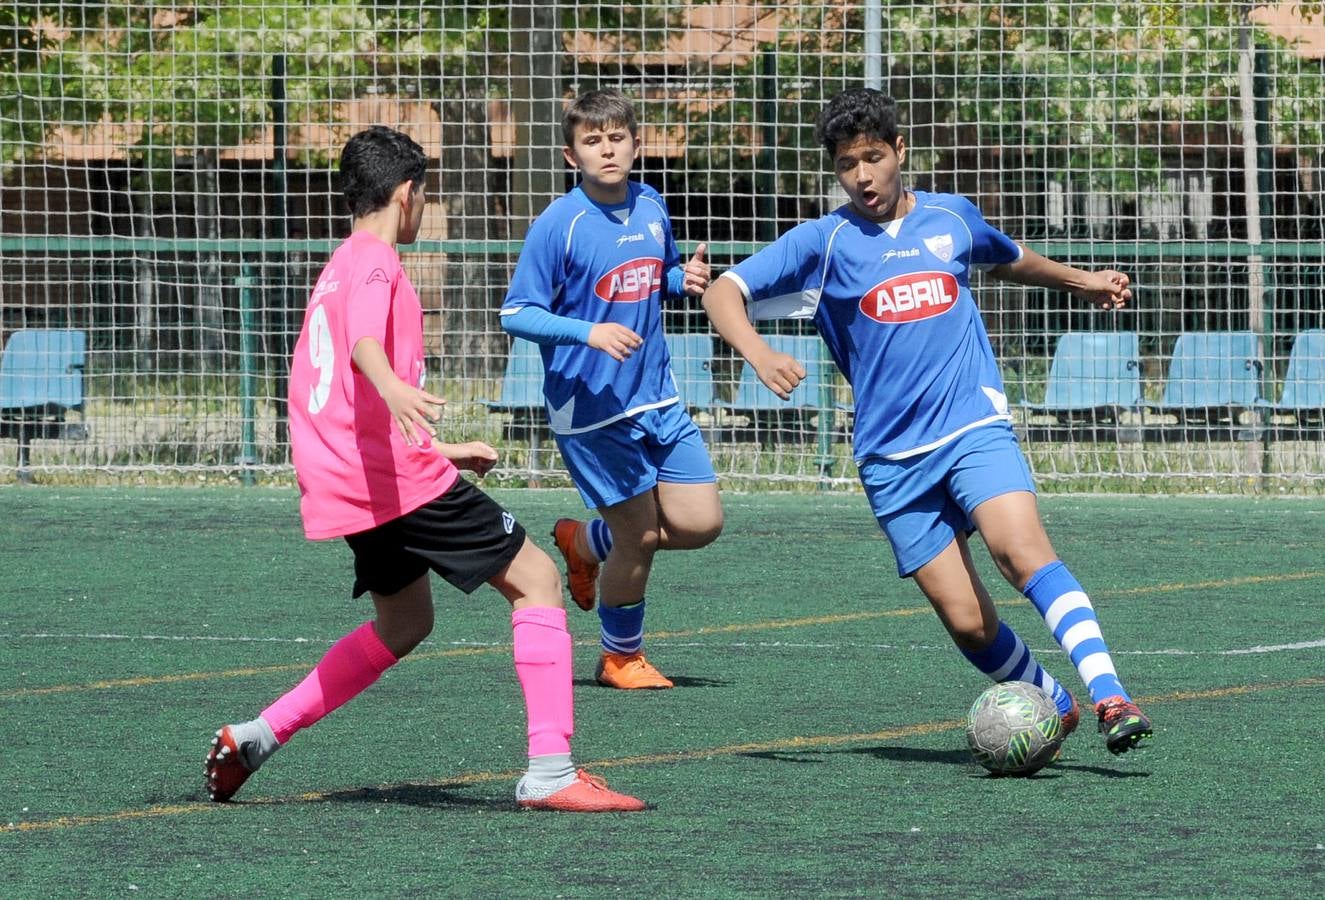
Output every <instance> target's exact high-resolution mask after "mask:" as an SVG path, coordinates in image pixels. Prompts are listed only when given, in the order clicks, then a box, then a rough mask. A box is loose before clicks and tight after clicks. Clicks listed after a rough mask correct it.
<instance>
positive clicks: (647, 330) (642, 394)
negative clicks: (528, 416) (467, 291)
mask: <svg viewBox="0 0 1325 900" xmlns="http://www.w3.org/2000/svg"><path fill="white" fill-rule="evenodd" d="M628 184H629V189H630V190H629V199H628V201H627V202H628V205H627V207H626V209H625V210H624V211H619V212H620V215H621V216H622V218H618V216H617V215H614V214H613V213H612V212H611V211H608V210H606V209H604V208H603V207H601V206H599V205H598V204H597V203H595V202H594V201H593V200H591V199H589V197H588V196H587V195H586V194H585V193H584V191H583V190H582V189H581V188H579V187H576V188H575V189H574V190H572V191H571V192H570V193H568V194H566V195H565V196H564V197H559V198H557V199H556V200H554V201H553V202H552V203H551V204H550V205H549V206H548V208H547V209H546V210H544V211H543V213H542V214H541V215H540V216H539V217H538V218H537V219H535V220H534V223H533V224H532V225H530V226H529V233H528V235H526V237H525V242H524V247H523V248H522V249H521V251H520V259H519V261H518V262H517V263H516V265H515V275H514V276H513V278H512V279H511V286H510V289H509V290H508V291H507V293H506V300H505V302H504V303H503V304H502V309H501V314H502V315H503V316H506V315H510V314H512V313H515V312H518V311H519V310H520V309H521V308H523V307H526V306H537V307H541V308H543V309H545V310H547V311H549V312H551V313H552V314H554V315H558V316H565V317H568V318H572V319H579V320H581V321H585V322H592V323H595V324H597V323H600V322H617V323H619V324H621V325H625V326H626V327H627V328H629V329H631V330H632V331H634V332H635V333H636V334H638V335H639V336H640V337H641V338H643V340H644V343H643V344H642V345H641V346H640V347H639V348H638V349H637V350H636V351H635V352H634V353H633V354H632V355H631V356H629V357H628V358H627V359H625V360H624V361H622V362H617V361H616V360H614V359H613V358H612V357H610V356H608V355H607V354H606V353H604V352H603V351H601V350H595V349H594V348H592V347H590V346H588V345H587V344H582V343H571V344H565V343H563V344H542V345H541V346H540V347H539V349H540V350H541V352H542V354H543V368H544V370H545V373H546V374H545V377H544V379H543V396H544V397H545V399H546V400H547V408H548V420H549V422H550V423H551V426H552V430H553V431H554V432H555V433H557V434H576V433H579V432H584V431H590V430H593V429H595V428H601V427H602V426H604V425H607V424H609V423H611V422H615V421H618V420H620V419H623V418H626V417H627V416H631V415H634V414H636V413H639V412H643V411H645V410H649V409H658V408H660V407H663V406H668V405H670V404H672V403H676V402H677V401H678V398H677V390H676V382H675V381H674V380H673V378H672V369H671V358H670V356H669V355H668V353H667V344H666V342H665V341H664V340H663V332H662V306H661V304H662V299H663V296H664V294H665V293H666V288H667V284H668V281H669V280H675V279H669V277H668V275H669V270H673V269H676V270H678V271H679V266H680V251H679V250H678V249H677V246H676V241H675V239H674V238H673V237H672V221H671V218H670V217H669V216H668V215H667V207H666V205H665V204H664V203H663V199H662V197H661V196H659V194H658V192H657V191H655V190H654V189H653V188H651V187H649V186H648V185H645V184H641V183H639V182H633V181H632V182H628ZM622 219H624V221H623V220H622Z"/></svg>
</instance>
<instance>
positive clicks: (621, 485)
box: [554, 403, 718, 509]
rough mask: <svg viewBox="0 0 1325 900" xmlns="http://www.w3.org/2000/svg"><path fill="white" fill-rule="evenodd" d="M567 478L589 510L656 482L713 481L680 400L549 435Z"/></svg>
mask: <svg viewBox="0 0 1325 900" xmlns="http://www.w3.org/2000/svg"><path fill="white" fill-rule="evenodd" d="M554 437H555V438H556V440H557V447H559V448H560V449H561V458H562V459H563V460H565V462H566V468H567V469H569V470H570V477H571V480H573V481H574V482H575V487H576V488H577V489H578V490H579V492H580V497H582V498H583V499H584V505H585V506H587V507H589V508H590V509H602V508H603V507H605V506H616V505H617V504H618V503H623V502H625V501H626V500H629V499H630V498H631V497H638V496H639V495H640V494H642V493H644V492H645V491H651V490H653V488H654V487H655V486H656V485H657V484H658V482H660V481H666V482H672V483H678V484H711V483H712V482H715V481H717V480H718V476H717V474H716V473H715V472H714V471H713V461H712V460H710V459H709V453H708V448H707V447H705V446H704V438H703V437H702V436H701V435H700V433H699V429H698V428H697V427H695V423H694V421H693V420H692V419H691V418H690V414H689V413H687V412H686V410H685V407H684V406H682V405H681V404H680V403H673V404H672V405H671V406H664V407H662V408H661V409H649V410H645V411H644V412H642V413H639V414H637V415H634V416H630V417H628V418H625V419H620V420H618V421H616V422H613V423H611V424H610V425H604V426H603V427H602V428H595V429H594V430H593V431H584V432H580V433H579V434H558V435H554Z"/></svg>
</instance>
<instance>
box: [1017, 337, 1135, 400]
mask: <svg viewBox="0 0 1325 900" xmlns="http://www.w3.org/2000/svg"><path fill="white" fill-rule="evenodd" d="M1140 403H1141V365H1140V351H1139V342H1138V340H1137V335H1136V332H1134V331H1073V332H1068V333H1067V334H1064V335H1063V336H1062V337H1060V338H1059V339H1058V346H1057V347H1055V348H1054V358H1053V361H1052V362H1051V363H1050V365H1049V380H1048V383H1047V385H1046V389H1045V394H1044V402H1042V403H1030V402H1025V401H1023V402H1022V404H1021V405H1022V406H1023V407H1026V408H1028V409H1030V410H1031V411H1033V412H1039V413H1053V414H1055V415H1058V416H1059V418H1060V420H1063V421H1068V420H1071V419H1072V418H1075V417H1082V416H1084V417H1088V418H1098V417H1101V416H1107V417H1111V418H1114V419H1115V420H1116V418H1117V416H1118V413H1119V412H1120V411H1122V410H1129V409H1136V408H1137V407H1138V406H1139V405H1140Z"/></svg>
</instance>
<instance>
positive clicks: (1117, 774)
mask: <svg viewBox="0 0 1325 900" xmlns="http://www.w3.org/2000/svg"><path fill="white" fill-rule="evenodd" d="M840 753H852V754H857V755H864V756H873V757H874V758H875V759H879V760H884V761H886V762H896V763H924V764H933V763H942V764H945V765H951V766H962V767H964V768H966V767H969V768H970V769H971V777H972V778H996V777H999V776H994V775H990V774H989V773H987V772H985V771H984V770H983V769H980V768H979V767H978V766H977V765H976V764H975V762H973V761H972V759H971V754H970V753H968V752H967V751H965V750H932V749H929V748H926V747H896V746H875V747H846V748H843V749H840V750H816V749H807V750H769V751H760V752H752V753H741V754H739V755H740V756H744V757H748V758H751V759H767V760H771V761H773V762H788V763H798V764H802V765H803V764H805V763H813V762H820V761H821V760H819V759H817V757H824V756H832V755H836V754H840ZM1067 772H1081V773H1084V774H1088V775H1098V776H1100V777H1101V778H1149V777H1150V773H1149V772H1137V771H1128V770H1125V769H1110V768H1105V767H1103V766H1093V765H1087V764H1084V763H1077V762H1072V761H1071V760H1060V761H1059V762H1056V763H1054V764H1053V765H1051V766H1049V767H1048V768H1045V769H1041V770H1040V771H1039V772H1037V773H1036V774H1035V776H1034V777H1036V778H1061V777H1062V776H1063V775H1064V774H1066V773H1067Z"/></svg>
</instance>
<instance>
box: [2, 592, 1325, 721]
mask: <svg viewBox="0 0 1325 900" xmlns="http://www.w3.org/2000/svg"><path fill="white" fill-rule="evenodd" d="M1323 577H1325V571H1306V572H1284V573H1280V574H1276V575H1245V576H1241V577H1238V578H1225V579H1219V580H1212V581H1197V582H1186V583H1184V582H1174V583H1170V584H1157V585H1150V586H1147V587H1135V588H1117V589H1114V590H1107V591H1094V592H1093V594H1094V596H1095V597H1096V598H1101V599H1107V598H1109V597H1131V596H1137V595H1140V594H1160V593H1173V592H1176V591H1198V590H1199V591H1205V590H1214V589H1219V588H1230V587H1244V586H1246V585H1252V584H1275V583H1279V582H1286V581H1306V580H1309V579H1313V578H1323ZM1026 603H1027V601H1026V599H1025V598H1023V597H1016V598H1013V599H1005V600H999V601H998V604H999V606H1019V605H1024V604H1026ZM928 611H929V607H928V606H909V607H903V608H901V609H888V610H862V611H861V612H855V613H838V614H833V615H826V616H806V617H802V618H798V619H772V620H768V621H763V622H741V623H735V624H731V625H714V626H705V627H701V628H692V629H687V630H684V631H657V632H652V631H651V632H649V637H650V639H652V640H667V639H675V638H686V637H701V636H704V635H712V634H740V633H743V632H750V631H770V630H775V629H781V628H802V627H805V626H809V625H836V624H840V623H842V622H859V621H865V620H869V619H884V618H897V617H903V616H915V615H921V614H923V613H926V612H928ZM579 644H580V646H591V645H592V646H596V645H597V644H598V641H597V640H596V639H594V640H587V641H580V642H579ZM509 650H510V645H509V644H497V645H493V646H488V647H453V648H449V649H446V650H424V651H421V652H418V653H412V654H410V655H409V656H408V657H406V658H405V660H404V661H405V662H410V661H414V662H419V661H422V660H427V659H441V658H444V657H453V656H478V655H482V654H487V653H499V652H500V653H505V652H509ZM308 666H309V664H308V662H307V661H304V662H298V663H284V664H281V665H275V666H251V667H246V668H241V669H225V670H223V671H219V672H184V673H181V674H177V675H143V676H139V677H137V678H112V679H106V680H104V681H91V682H82V683H78V684H53V685H48V686H46V687H38V688H14V689H11V690H6V691H0V700H12V699H17V698H20V697H42V696H46V695H48V694H69V693H75V692H77V691H101V690H111V689H114V688H130V687H148V686H151V685H158V684H179V683H181V682H189V681H207V680H209V679H213V678H248V677H251V676H254V675H270V674H274V673H279V672H302V671H306V670H307V669H308Z"/></svg>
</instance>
